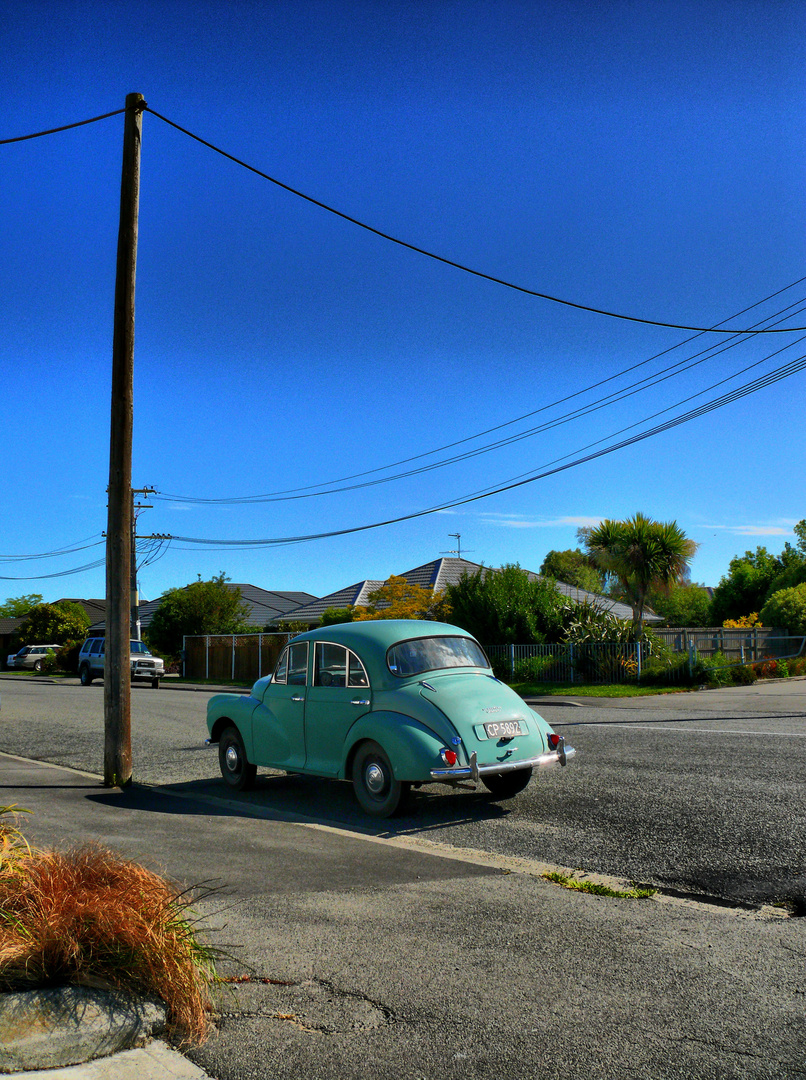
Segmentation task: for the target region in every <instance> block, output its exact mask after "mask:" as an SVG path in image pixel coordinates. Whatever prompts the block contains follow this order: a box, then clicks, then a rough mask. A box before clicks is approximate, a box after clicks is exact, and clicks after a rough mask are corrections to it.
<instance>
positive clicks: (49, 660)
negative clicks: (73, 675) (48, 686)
mask: <svg viewBox="0 0 806 1080" xmlns="http://www.w3.org/2000/svg"><path fill="white" fill-rule="evenodd" d="M58 666H59V662H58V660H57V658H56V653H55V652H54V650H53V649H48V651H47V653H46V654H45V656H44V658H43V660H42V667H41V669H40V670H42V671H44V672H45V674H50V673H52V672H54V671H55V670H56V668H57V667H58Z"/></svg>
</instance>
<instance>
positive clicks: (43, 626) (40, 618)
mask: <svg viewBox="0 0 806 1080" xmlns="http://www.w3.org/2000/svg"><path fill="white" fill-rule="evenodd" d="M89 624H90V620H89V616H88V615H87V613H86V611H85V610H84V608H82V607H81V606H80V605H79V604H69V605H67V608H65V607H62V606H61V605H60V604H37V605H36V607H34V608H31V610H30V611H29V612H28V614H27V615H26V617H25V621H24V622H23V624H22V626H20V628H19V630H18V631H17V635H16V636H17V639H18V640H19V643H20V645H63V644H64V643H65V642H66V641H74V640H75V639H77V638H83V637H84V636H85V632H86V629H87V627H88V626H89Z"/></svg>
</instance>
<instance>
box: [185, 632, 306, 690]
mask: <svg viewBox="0 0 806 1080" xmlns="http://www.w3.org/2000/svg"><path fill="white" fill-rule="evenodd" d="M293 636H294V635H293V634H216V635H213V634H210V635H204V636H200V637H186V638H184V641H183V660H182V675H183V676H184V678H186V679H200V680H201V679H210V680H212V681H214V682H240V683H253V682H255V681H256V680H257V679H262V678H263V676H264V675H271V673H272V671H274V666H275V664H276V663H277V660H278V657H279V656H280V653H281V652H282V651H283V648H284V647H285V645H286V643H287V642H288V641H289V640H290V639H291V638H292V637H293Z"/></svg>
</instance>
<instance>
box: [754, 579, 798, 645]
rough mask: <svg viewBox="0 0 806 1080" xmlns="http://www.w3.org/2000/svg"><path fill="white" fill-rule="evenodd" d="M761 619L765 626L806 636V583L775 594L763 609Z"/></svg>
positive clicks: (780, 590)
mask: <svg viewBox="0 0 806 1080" xmlns="http://www.w3.org/2000/svg"><path fill="white" fill-rule="evenodd" d="M761 618H762V621H763V623H764V625H765V626H779V627H782V628H785V629H787V630H788V631H789V633H790V634H806V583H804V584H802V585H796V586H795V587H794V588H792V589H779V591H778V592H774V593H773V594H772V596H771V597H770V598H769V600H768V601H767V603H766V604H765V605H764V607H763V608H762V609H761Z"/></svg>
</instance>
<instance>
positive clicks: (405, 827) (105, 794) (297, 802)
mask: <svg viewBox="0 0 806 1080" xmlns="http://www.w3.org/2000/svg"><path fill="white" fill-rule="evenodd" d="M87 798H88V799H90V800H91V801H94V802H97V803H99V804H102V805H105V806H112V807H120V808H121V809H127V810H144V811H151V812H155V813H161V814H177V815H184V816H196V815H201V816H215V817H221V816H225V817H257V818H274V819H277V820H281V821H286V822H291V823H294V822H298V823H299V824H311V823H315V824H324V825H328V826H330V827H332V828H337V829H345V830H348V831H350V832H359V833H363V834H366V835H369V836H377V837H395V836H400V837H402V836H417V835H422V834H424V833H427V832H429V831H431V830H433V829H440V830H445V829H450V828H451V827H457V826H460V825H465V824H468V823H473V822H479V821H490V820H499V819H502V818H505V817H507V816H508V814H509V813H510V811H509V809H508V808H507V804H505V803H503V804H502V803H498V802H494V801H493V800H492V796H491V795H489V794H487V793H486V792H484V791H482V790H478V789H476V788H475V787H474V785H473V784H470V783H468V784H460V785H458V786H457V788H455V789H448V788H445V787H444V786H443V785H441V784H430V785H427V786H423V787H421V788H419V789H417V790H414V791H412V792H411V795H410V797H409V800H408V802H407V803H406V805H405V807H404V809H403V810H402V811H401V812H400V813H398V814H397V815H396V816H395V817H393V818H384V819H374V818H371V817H369V816H368V815H367V814H365V813H364V812H363V811H362V810H361V808H360V807H359V806H358V803H357V802H356V800H355V796H354V795H353V789H352V785H351V784H348V783H346V782H345V781H341V780H324V779H322V778H320V777H309V776H302V775H300V774H298V773H288V774H286V773H272V774H265V775H264V774H258V777H257V780H256V782H255V786H254V788H253V789H252V790H251V791H246V792H238V791H232V790H231V789H230V788H228V787H227V786H226V784H225V783H224V781H223V780H222V779H220V778H216V779H210V780H190V781H186V782H183V783H177V784H168V785H165V786H164V787H156V786H145V785H140V784H132V785H131V787H129V788H127V789H126V790H125V791H123V792H121V791H115V792H109V791H102V792H92V793H91V794H89V795H88V796H87Z"/></svg>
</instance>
